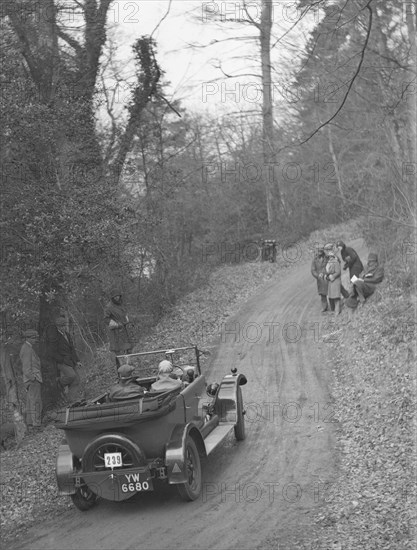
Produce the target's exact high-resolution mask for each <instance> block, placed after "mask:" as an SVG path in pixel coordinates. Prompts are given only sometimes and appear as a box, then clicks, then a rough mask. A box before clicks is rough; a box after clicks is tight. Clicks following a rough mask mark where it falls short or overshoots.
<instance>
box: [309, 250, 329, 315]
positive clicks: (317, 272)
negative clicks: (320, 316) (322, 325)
mask: <svg viewBox="0 0 417 550" xmlns="http://www.w3.org/2000/svg"><path fill="white" fill-rule="evenodd" d="M326 264H327V258H326V255H325V253H324V248H319V249H318V250H317V252H316V253H315V254H314V258H313V261H312V262H311V274H312V275H313V277H314V278H315V279H317V291H318V293H319V295H320V299H321V311H322V312H325V311H327V309H328V304H327V288H328V286H329V283H328V281H327V279H326Z"/></svg>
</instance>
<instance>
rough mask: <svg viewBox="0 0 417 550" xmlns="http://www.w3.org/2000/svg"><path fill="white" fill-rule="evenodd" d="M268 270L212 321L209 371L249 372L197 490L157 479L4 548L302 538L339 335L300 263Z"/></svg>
mask: <svg viewBox="0 0 417 550" xmlns="http://www.w3.org/2000/svg"><path fill="white" fill-rule="evenodd" d="M353 245H354V246H355V243H353ZM278 277H279V280H276V281H274V282H272V283H270V284H269V285H268V287H267V288H265V289H264V290H263V291H262V292H261V293H259V294H257V295H256V296H254V297H253V298H252V299H251V300H249V301H248V302H247V303H246V304H245V305H244V307H243V308H242V309H241V310H240V311H239V313H238V314H237V315H236V317H235V318H234V319H233V320H231V321H229V322H228V323H227V324H226V325H223V326H219V327H218V328H219V332H220V334H221V338H220V344H219V346H218V347H217V349H216V351H215V353H214V355H213V360H212V362H211V365H210V369H209V372H208V375H207V380H208V381H209V382H214V381H218V382H220V380H221V378H222V376H223V375H224V374H226V373H227V372H229V369H230V367H232V366H236V367H237V368H238V371H239V372H243V373H244V374H245V375H246V376H247V379H248V384H247V385H245V386H243V387H242V391H243V398H244V402H245V406H246V410H247V412H246V431H247V437H246V440H245V441H243V442H236V441H235V440H234V438H233V436H230V439H227V440H226V441H225V442H224V443H223V444H222V445H221V446H220V447H219V448H217V449H216V450H215V451H214V452H213V453H212V454H211V455H210V456H209V457H208V458H207V459H205V461H204V462H203V472H204V478H203V492H202V495H201V498H200V499H198V500H197V501H195V502H192V503H185V502H183V501H181V500H180V498H179V497H178V496H177V493H176V491H175V490H174V489H173V488H167V489H166V490H165V489H164V490H163V491H162V492H161V491H159V492H153V493H148V494H146V495H138V496H135V497H134V498H133V499H131V500H129V501H126V502H122V503H117V502H104V501H102V502H100V503H99V505H98V506H96V507H95V508H93V509H92V510H90V511H89V512H86V513H82V512H79V511H78V510H76V509H75V508H74V509H72V508H71V509H69V510H67V511H65V513H63V514H62V515H60V516H59V517H57V518H54V519H53V520H52V519H50V520H48V519H47V518H45V520H44V521H43V522H42V523H39V524H38V525H36V526H35V527H33V528H31V529H30V530H29V531H28V533H27V534H26V535H25V537H24V539H23V540H20V541H15V542H13V543H11V544H9V549H10V550H13V549H15V548H16V549H17V548H20V549H49V548H50V549H71V550H73V549H95V548H97V549H102V550H104V549H112V550H113V549H120V550H124V549H135V550H139V549H146V550H150V549H155V550H162V549H164V550H165V549H166V550H171V549H177V548H178V549H181V550H188V549H189V550H191V549H193V550H195V549H204V550H205V549H209V548H210V549H211V548H213V549H218V550H223V549H224V550H232V549H253V548H265V549H266V548H268V549H270V548H274V549H275V550H284V549H285V550H291V549H293V548H294V549H295V548H311V546H310V544H309V541H310V540H312V537H313V536H314V531H313V525H314V522H313V516H314V514H315V513H316V512H318V511H319V509H320V507H321V506H323V501H324V499H325V498H326V491H327V490H328V487H329V483H330V484H331V483H334V482H335V480H336V452H335V430H336V428H337V423H335V422H332V421H333V420H334V418H333V414H334V404H333V403H332V402H331V396H330V395H329V385H330V383H331V376H332V365H331V361H329V358H330V350H329V347H330V346H329V345H328V343H327V342H328V340H329V339H333V340H334V339H335V338H337V335H338V333H337V332H336V333H335V334H334V335H333V336H332V335H331V333H332V332H334V331H335V328H337V327H336V326H335V317H334V316H332V315H327V314H321V313H320V300H319V296H318V295H317V293H316V285H315V281H314V280H313V278H312V277H311V274H310V261H308V262H307V261H306V262H304V263H300V264H299V265H298V266H296V267H295V268H293V269H291V270H285V271H280V272H279V273H278V274H277V278H278ZM299 541H303V543H302V544H301V546H300V544H299Z"/></svg>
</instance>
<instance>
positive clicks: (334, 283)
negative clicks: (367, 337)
mask: <svg viewBox="0 0 417 550" xmlns="http://www.w3.org/2000/svg"><path fill="white" fill-rule="evenodd" d="M324 251H325V254H326V256H327V263H326V279H327V280H328V281H329V286H328V289H327V297H328V299H329V304H330V311H334V312H335V314H336V315H339V314H340V297H341V281H340V274H341V268H340V262H339V260H338V258H337V257H336V254H335V252H334V246H333V244H331V243H329V244H327V245H326V246H325V247H324Z"/></svg>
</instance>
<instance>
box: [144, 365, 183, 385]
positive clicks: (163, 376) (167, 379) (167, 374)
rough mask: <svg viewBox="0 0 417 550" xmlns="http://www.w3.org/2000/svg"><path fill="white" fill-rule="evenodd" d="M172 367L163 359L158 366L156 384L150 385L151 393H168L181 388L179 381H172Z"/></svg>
mask: <svg viewBox="0 0 417 550" xmlns="http://www.w3.org/2000/svg"><path fill="white" fill-rule="evenodd" d="M173 370H174V367H173V366H172V363H171V361H168V360H167V359H164V360H163V361H161V362H160V363H159V365H158V378H157V380H156V382H154V383H153V384H152V385H151V390H153V391H169V390H175V389H177V388H182V387H183V384H182V382H181V380H178V379H176V380H175V379H174V378H173V377H172V376H173V373H172V371H173Z"/></svg>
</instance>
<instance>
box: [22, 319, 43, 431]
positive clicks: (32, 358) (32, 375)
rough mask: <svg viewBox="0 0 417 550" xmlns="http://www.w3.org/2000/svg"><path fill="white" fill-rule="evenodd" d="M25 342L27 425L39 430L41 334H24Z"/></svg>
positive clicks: (34, 331)
mask: <svg viewBox="0 0 417 550" xmlns="http://www.w3.org/2000/svg"><path fill="white" fill-rule="evenodd" d="M24 337H25V342H24V343H23V345H22V347H21V349H20V354H19V355H20V360H21V362H22V367H23V383H24V385H25V389H26V425H27V426H28V427H29V426H32V427H34V428H39V427H40V426H41V424H42V422H41V419H42V398H41V384H42V374H41V362H40V359H39V355H38V353H37V350H36V346H37V343H38V341H39V334H38V332H37V331H36V330H32V329H29V330H26V331H25V332H24Z"/></svg>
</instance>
